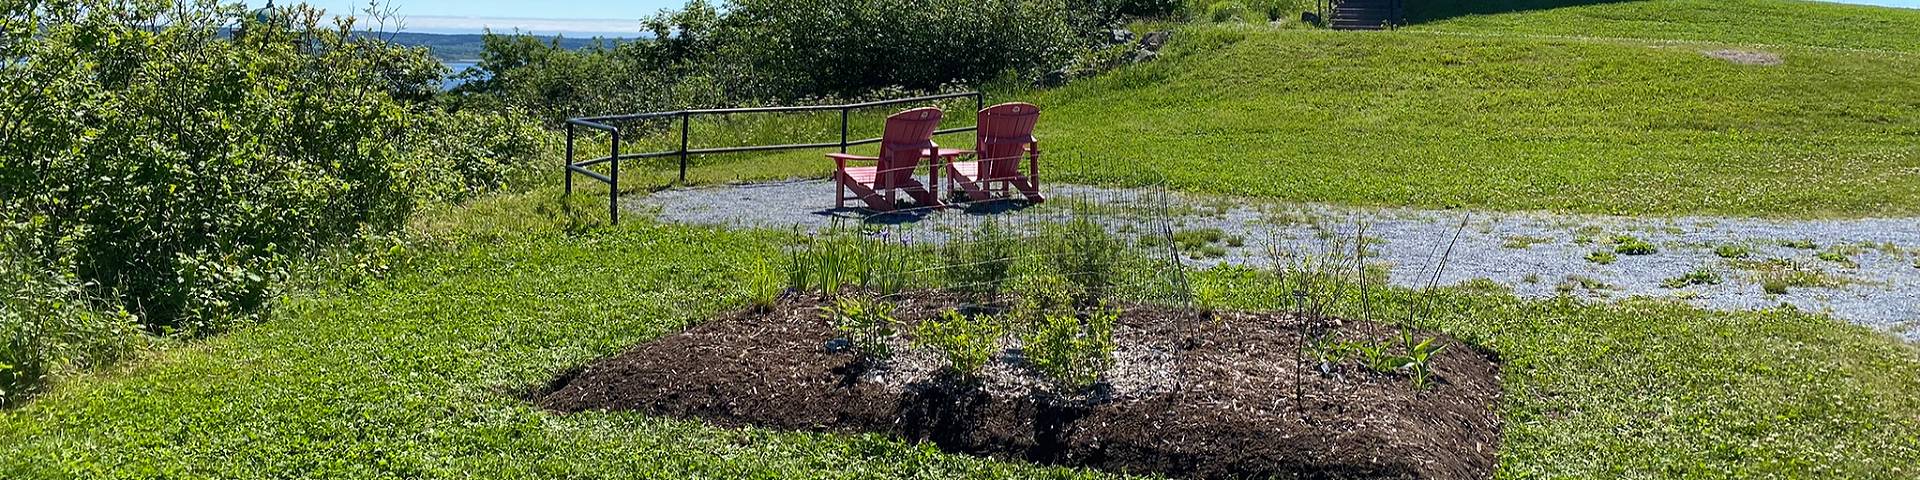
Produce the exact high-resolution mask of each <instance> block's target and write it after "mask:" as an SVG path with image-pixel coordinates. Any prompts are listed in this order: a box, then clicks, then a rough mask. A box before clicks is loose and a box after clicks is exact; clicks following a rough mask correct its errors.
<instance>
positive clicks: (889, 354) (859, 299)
mask: <svg viewBox="0 0 1920 480" xmlns="http://www.w3.org/2000/svg"><path fill="white" fill-rule="evenodd" d="M821 308H822V309H823V310H825V312H823V314H822V316H824V317H826V319H827V322H828V323H829V324H831V325H833V329H834V330H835V331H838V332H840V335H842V336H844V337H845V338H846V340H847V342H849V343H851V344H852V345H853V351H854V352H856V353H859V354H860V355H861V356H862V357H865V358H867V359H869V360H875V361H885V360H887V359H890V358H893V347H892V346H891V345H888V344H887V341H888V340H890V339H892V338H893V336H894V335H895V334H896V333H897V332H898V327H899V324H900V322H899V321H898V320H895V319H894V318H893V304H891V303H887V302H884V301H881V300H879V299H877V298H872V297H866V296H859V295H852V296H846V297H841V298H840V299H838V300H834V302H833V305H830V306H826V307H821Z"/></svg>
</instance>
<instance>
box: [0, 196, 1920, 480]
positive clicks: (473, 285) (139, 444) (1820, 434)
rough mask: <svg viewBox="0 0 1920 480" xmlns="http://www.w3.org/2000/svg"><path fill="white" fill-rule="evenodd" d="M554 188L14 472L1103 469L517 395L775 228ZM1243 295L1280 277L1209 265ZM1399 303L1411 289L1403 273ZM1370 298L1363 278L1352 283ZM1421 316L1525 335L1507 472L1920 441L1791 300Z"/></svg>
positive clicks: (1875, 369) (1483, 341)
mask: <svg viewBox="0 0 1920 480" xmlns="http://www.w3.org/2000/svg"><path fill="white" fill-rule="evenodd" d="M553 194H554V192H553V190H552V189H542V190H538V191H536V192H534V193H530V194H525V195H513V196H505V197H496V198H493V199H489V200H486V201H482V202H480V203H479V204H477V205H475V206H473V207H470V208H465V209H456V210H449V211H445V212H440V213H437V214H435V215H433V216H432V217H431V218H429V219H427V220H426V221H422V222H420V223H419V225H420V226H419V227H418V228H419V229H420V230H421V231H423V232H425V236H426V237H429V238H432V239H434V240H433V242H435V243H434V245H437V246H427V247H425V248H423V249H421V250H420V252H421V253H419V255H422V256H421V257H419V258H416V259H414V260H413V261H411V262H406V263H403V264H401V265H400V266H399V267H398V268H397V269H396V270H394V271H393V273H390V274H389V276H388V277H386V278H375V279H371V280H369V281H367V282H366V283H364V284H362V285H361V286H359V287H351V288H349V287H344V286H337V285H336V286H329V285H327V284H322V285H319V286H316V287H314V288H310V289H306V290H302V291H301V293H298V294H296V295H293V296H292V297H290V298H288V299H286V300H285V301H284V302H283V303H282V304H281V305H280V307H279V308H278V309H276V310H275V312H273V314H272V315H271V319H270V320H269V321H267V322H266V323H263V324H261V325H257V326H254V327H250V328H246V329H242V330H240V331H237V332H234V333H232V334H229V335H226V336H222V337H218V338H214V339H211V340H208V341H205V342H201V343H197V344H194V345H191V346H187V347H182V348H176V349H173V350H170V351H167V352H165V353H163V354H160V355H157V356H156V357H154V358H151V359H147V360H143V361H140V362H138V363H137V364H136V365H132V366H130V367H129V368H127V369H125V370H124V371H122V372H118V373H110V374H103V375H97V376H81V377H76V378H72V379H70V380H68V381H65V382H63V383H61V384H59V385H57V386H56V387H55V388H54V391H53V392H52V393H50V394H48V395H46V396H43V397H41V398H39V399H37V400H35V401H34V402H32V403H30V404H28V405H27V406H25V407H23V408H20V409H16V410H11V411H5V412H0V472H4V473H5V475H4V476H6V477H8V478H61V477H75V476H77V477H88V478H148V477H153V476H169V477H194V478H204V477H268V476H278V475H282V474H287V473H290V472H298V473H299V474H300V475H302V476H312V477H340V478H392V477H402V478H454V477H459V478H528V477H539V478H556V477H567V478H572V477H585V478H648V477H653V476H660V477H671V478H694V477H705V478H735V477H781V476H803V477H846V476H879V477H922V478H950V477H963V478H964V477H971V478H986V477H1004V476H1019V477H1030V476H1048V477H1051V476H1056V475H1091V474H1088V473H1086V472H1078V473H1075V472H1070V471H1067V470H1062V469H1055V468H1041V467H1034V466H1028V465H1022V464H1015V463H1006V462H996V461H987V460H981V459H975V458H970V457H965V456H958V455H949V454H944V453H939V452H935V451H933V450H932V449H930V448H929V447H924V446H913V445H906V444H902V443H899V442H895V441H891V440H887V439H885V438H884V437H880V436H873V435H859V436H841V435H820V434H799V433H782V432H772V431H764V430H757V429H745V430H735V429H720V428H714V427H711V426H707V425H705V424H702V423H698V422H688V421H681V420H675V419H666V418H652V417H648V416H645V415H637V414H618V413H616V414H601V413H587V414H578V415H571V416H554V415H550V414H546V413H543V412H540V411H538V410H536V409H534V408H532V407H530V406H528V405H527V404H525V403H523V402H521V401H520V400H518V399H517V398H515V396H516V395H517V394H518V392H521V391H524V389H525V388H527V387H528V386H529V385H535V384H539V383H540V382H542V381H544V380H546V379H548V378H550V377H551V376H552V375H554V374H556V373H558V372H560V371H563V370H566V369H568V368H571V367H574V366H577V365H581V364H583V363H585V362H588V361H590V360H592V359H594V358H597V357H601V356H605V355H610V354H613V353H616V352H619V351H620V350H621V349H623V348H624V347H626V346H628V345H631V344H633V343H635V342H641V341H645V340H647V339H651V338H656V337H658V336H660V335H664V334H667V333H670V332H672V331H675V330H677V329H679V328H681V327H682V326H684V325H687V324H689V323H692V322H698V321H700V319H703V318H706V317H708V316H710V315H713V314H715V313H716V312H719V311H723V310H727V309H730V308H737V307H739V306H742V305H745V304H746V303H747V302H749V301H750V297H751V296H752V294H751V293H749V292H748V291H747V290H749V289H748V288H746V287H747V286H746V285H744V284H743V282H746V281H748V280H747V279H745V278H743V276H742V275H740V274H739V267H738V266H739V265H746V264H749V263H751V261H752V260H753V259H755V258H760V257H765V256H769V255H773V254H774V252H776V249H778V248H780V245H781V244H782V242H784V241H785V240H784V238H785V234H782V233H779V232H727V231H721V230H711V229H704V228H691V227H673V226H662V225H655V224H650V223H648V222H646V221H642V220H632V221H630V222H629V223H628V224H627V225H625V226H623V227H619V228H613V227H607V226H604V225H600V224H598V223H597V222H595V221H593V220H592V219H591V217H592V216H593V214H594V213H597V209H596V208H595V206H594V205H592V202H591V201H590V200H580V201H578V202H576V203H577V204H563V203H559V202H555V201H552V200H547V198H550V197H551V196H552V195H553ZM1196 281H1197V282H1199V283H1200V284H1202V285H1203V286H1206V287H1207V288H1209V289H1213V291H1216V292H1218V295H1215V297H1216V298H1217V299H1218V301H1220V302H1222V303H1224V304H1226V305H1228V306H1232V307H1238V308H1270V307H1273V305H1271V304H1268V303H1265V302H1268V301H1271V300H1272V299H1276V298H1283V297H1285V296H1284V295H1279V294H1278V293H1277V292H1280V291H1282V290H1284V289H1282V288H1280V287H1278V286H1277V285H1276V284H1275V282H1273V280H1272V277H1270V276H1266V275H1264V274H1254V273H1251V272H1249V271H1246V270H1241V269H1231V268H1228V269H1218V270H1211V271H1207V272H1202V273H1200V274H1199V275H1197V279H1196ZM1386 295H1388V296H1390V297H1395V298H1398V299H1399V301H1382V302H1378V303H1376V304H1375V305H1374V307H1373V308H1374V311H1376V312H1387V313H1380V315H1382V316H1383V317H1388V318H1402V317H1400V316H1399V315H1398V314H1395V313H1391V312H1393V311H1394V310H1395V308H1396V307H1395V306H1394V305H1400V304H1404V303H1403V301H1404V300H1405V295H1406V293H1405V292H1400V291H1395V292H1388V293H1387V294H1386ZM1341 308H1342V309H1343V311H1346V310H1351V309H1352V308H1353V305H1352V304H1351V303H1350V302H1349V303H1347V304H1344V305H1343V306H1342V307H1341ZM1438 310H1439V311H1442V312H1445V313H1444V314H1442V315H1441V316H1440V317H1438V318H1431V319H1422V320H1420V321H1418V322H1415V323H1416V324H1418V325H1419V326H1423V327H1428V328H1437V329H1440V330H1443V331H1447V332H1450V333H1453V334H1455V335H1459V336H1461V337H1462V338H1465V339H1468V340H1469V341H1472V342H1475V343H1477V344H1479V345H1482V346H1484V347H1486V348H1489V349H1491V350H1492V351H1494V352H1497V353H1498V354H1499V355H1500V356H1501V358H1502V359H1503V360H1504V361H1505V362H1506V367H1505V371H1504V375H1503V382H1504V383H1505V388H1506V395H1505V397H1504V399H1503V401H1502V404H1501V405H1500V407H1499V408H1500V414H1501V417H1502V418H1503V419H1504V420H1505V422H1506V427H1505V428H1506V433H1505V441H1504V443H1503V444H1502V445H1501V446H1500V452H1501V465H1502V467H1501V468H1502V469H1503V470H1502V474H1501V476H1502V477H1503V478H1530V477H1535V476H1573V477H1596V476H1604V477H1612V476H1625V477H1664V476H1688V475H1708V476H1711V475H1733V476H1740V477H1747V476H1763V475H1767V474H1779V475H1785V476H1790V477H1803V478H1812V477H1827V476H1832V477H1846V478H1902V476H1903V474H1899V473H1893V472H1894V470H1893V469H1895V468H1911V465H1913V464H1915V462H1920V440H1917V439H1920V435H1916V434H1917V433H1920V419H1917V418H1915V417H1914V416H1913V412H1916V411H1920V378H1916V377H1915V376H1913V375H1912V372H1913V371H1915V370H1916V369H1920V351H1916V350H1915V349H1914V348H1913V347H1912V346H1909V345H1905V344H1902V343H1900V342H1898V341H1895V340H1893V339H1891V338H1889V337H1886V336H1883V335H1880V334H1878V333H1875V332H1872V331H1869V330H1867V329H1864V328H1859V327H1852V326H1847V325H1843V324H1840V323H1837V322H1834V321H1832V320H1829V319H1826V318H1824V317H1818V316H1812V315H1806V314H1800V313H1795V312H1790V311H1766V312H1758V313H1738V314H1727V313H1713V312H1706V311H1701V310H1697V309H1692V308H1689V307H1686V306H1683V305H1680V304H1676V303H1663V302H1657V301H1641V300H1633V301H1627V302H1625V303H1621V304H1614V305H1604V304H1585V303H1579V302H1575V301H1570V300H1552V301H1523V300H1519V299H1517V298H1515V297H1513V296H1511V295H1508V294H1505V293H1503V292H1486V291H1480V290H1474V289H1471V288H1469V289H1466V290H1461V291H1455V292H1453V293H1450V294H1448V295H1445V296H1443V297H1442V299H1441V301H1440V304H1439V308H1438Z"/></svg>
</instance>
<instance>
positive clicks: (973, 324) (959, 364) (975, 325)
mask: <svg viewBox="0 0 1920 480" xmlns="http://www.w3.org/2000/svg"><path fill="white" fill-rule="evenodd" d="M1005 335H1006V326H1005V324H1004V323H1002V322H1001V321H1000V320H999V318H997V317H993V316H985V315H982V316H975V317H972V318H968V317H967V316H966V315H964V314H961V313H960V311H959V310H947V311H946V312H943V313H942V314H941V319H940V320H939V321H926V322H921V323H920V324H919V325H918V326H916V327H915V329H914V343H915V344H916V345H919V346H921V347H925V348H931V349H934V350H935V351H938V352H940V356H941V357H943V358H946V360H947V365H948V366H950V367H952V369H953V371H954V373H958V374H960V375H961V376H963V377H968V378H977V377H978V376H979V375H980V371H981V369H983V368H985V367H986V365H987V363H988V362H991V361H993V355H994V354H995V353H999V347H1000V339H1001V337H1003V336H1005Z"/></svg>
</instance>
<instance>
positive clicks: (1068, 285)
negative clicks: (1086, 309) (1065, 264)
mask: <svg viewBox="0 0 1920 480" xmlns="http://www.w3.org/2000/svg"><path fill="white" fill-rule="evenodd" d="M1012 291H1013V294H1014V297H1015V298H1014V305H1013V309H1012V313H1011V314H1010V315H1011V317H1012V319H1013V320H1014V322H1015V323H1017V324H1019V325H1021V326H1023V327H1031V326H1035V325H1039V324H1040V323H1042V322H1044V321H1045V320H1046V319H1047V316H1048V315H1058V314H1068V315H1071V314H1073V311H1074V308H1075V304H1076V303H1077V302H1079V299H1081V298H1084V297H1085V293H1084V292H1081V291H1080V287H1079V286H1078V285H1076V284H1074V283H1073V282H1072V281H1069V280H1067V278H1066V277H1064V276H1061V275H1058V274H1054V273H1050V272H1047V273H1042V272H1030V273H1028V274H1025V275H1021V276H1019V277H1016V278H1015V279H1014V280H1013V288H1012ZM1028 330H1031V328H1029V329H1028Z"/></svg>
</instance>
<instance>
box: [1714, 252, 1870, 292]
mask: <svg viewBox="0 0 1920 480" xmlns="http://www.w3.org/2000/svg"><path fill="white" fill-rule="evenodd" d="M1729 263H1730V264H1731V265H1732V266H1733V268H1736V269H1740V270H1746V271H1748V272H1751V274H1752V277H1753V280H1754V281H1756V282H1759V283H1760V288H1761V291H1764V292H1766V293H1769V294H1774V295H1781V294H1785V293H1787V292H1788V291H1789V290H1791V289H1795V288H1838V287H1842V286H1845V285H1847V284H1848V283H1851V282H1852V281H1853V280H1851V279H1848V278H1845V277H1841V276H1837V275H1834V274H1832V273H1828V272H1827V271H1826V270H1823V269H1821V268H1820V267H1819V266H1817V265H1811V264H1809V263H1807V262H1800V261H1795V260H1788V259H1782V258H1770V259H1766V260H1763V261H1753V260H1737V261H1733V262H1729Z"/></svg>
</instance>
